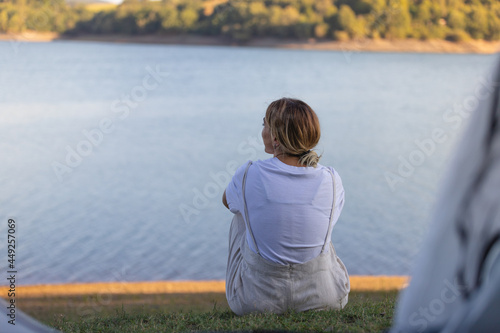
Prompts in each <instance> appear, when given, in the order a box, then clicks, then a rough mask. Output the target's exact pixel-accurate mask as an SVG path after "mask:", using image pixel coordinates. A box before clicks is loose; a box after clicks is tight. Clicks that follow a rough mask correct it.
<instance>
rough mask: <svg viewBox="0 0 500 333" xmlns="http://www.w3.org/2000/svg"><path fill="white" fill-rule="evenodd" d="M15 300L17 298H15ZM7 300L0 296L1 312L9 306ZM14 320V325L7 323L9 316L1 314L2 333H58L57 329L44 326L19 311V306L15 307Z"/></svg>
mask: <svg viewBox="0 0 500 333" xmlns="http://www.w3.org/2000/svg"><path fill="white" fill-rule="evenodd" d="M16 302H17V300H16ZM9 304H10V303H8V302H6V301H5V299H3V298H0V307H1V308H2V309H3V312H4V313H5V312H8V307H9ZM15 315H16V318H15V319H16V320H15V325H12V324H9V322H8V321H9V320H11V318H9V316H5V315H4V316H2V317H3V318H2V320H0V332H2V333H58V332H59V331H58V330H56V329H53V328H50V327H48V326H45V325H43V324H41V323H39V322H38V321H36V320H35V319H33V318H31V317H30V316H28V315H27V314H25V313H24V312H22V311H20V310H19V308H17V307H16V313H15Z"/></svg>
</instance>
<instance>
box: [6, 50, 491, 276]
mask: <svg viewBox="0 0 500 333" xmlns="http://www.w3.org/2000/svg"><path fill="white" fill-rule="evenodd" d="M494 59H495V58H494V56H486V55H437V54H391V53H357V52H354V53H345V52H333V51H332V52H330V51H302V50H280V49H264V48H235V47H208V46H201V47H197V46H164V45H134V44H129V45H125V44H106V43H92V42H69V41H65V42H52V43H12V42H8V41H7V42H0V156H1V160H0V161H1V162H0V202H1V211H0V213H1V214H0V218H1V219H2V220H3V222H2V221H0V222H1V223H0V237H2V238H3V239H5V240H6V239H7V219H8V217H13V218H15V220H16V222H17V228H16V237H17V238H16V240H17V244H18V246H17V248H16V269H17V270H18V272H19V273H18V279H19V280H18V283H22V284H34V283H58V282H75V281H79V282H86V281H142V280H160V279H175V280H179V279H194V280H198V279H223V278H224V275H225V265H226V252H227V233H228V229H229V224H230V221H231V215H232V214H231V213H230V212H228V211H227V210H226V209H225V208H224V207H223V206H222V204H221V203H220V197H221V195H222V192H223V189H224V187H225V185H226V183H227V182H228V181H229V176H230V174H231V173H232V170H233V169H234V168H235V166H238V165H240V164H242V163H244V162H245V161H246V160H247V159H264V158H267V157H268V156H267V155H266V154H265V153H264V152H263V145H262V143H261V142H260V137H259V136H260V130H261V122H262V121H261V119H262V117H263V114H264V112H265V108H266V106H267V105H268V104H269V103H270V102H271V101H273V100H274V99H277V98H280V97H282V96H291V97H296V98H300V99H303V100H305V101H306V102H308V103H309V104H310V105H311V106H312V107H313V108H314V109H315V110H316V111H317V113H318V115H319V117H320V121H321V124H322V140H321V143H320V145H319V149H320V151H322V152H323V158H322V163H323V164H325V165H333V166H334V167H335V168H336V169H337V171H338V172H339V173H340V175H341V176H342V178H343V182H344V186H345V188H346V206H345V208H344V212H343V214H342V216H341V218H340V220H339V223H338V224H337V226H336V227H335V229H334V231H333V239H334V244H335V246H336V249H337V252H338V254H339V256H340V257H341V258H342V259H343V261H344V263H345V264H346V266H347V268H348V270H349V273H350V274H389V275H391V274H407V273H408V272H409V267H410V265H411V260H412V259H413V258H414V255H415V253H416V250H417V248H418V246H419V244H420V241H421V239H422V236H423V234H424V232H425V228H426V223H427V217H428V215H429V213H430V211H431V208H432V203H433V198H434V196H435V192H436V188H437V184H438V183H439V178H440V175H441V173H442V172H443V167H444V165H445V162H446V161H447V159H448V157H449V155H450V152H451V146H452V143H453V142H454V141H455V138H456V137H457V134H459V133H460V128H461V126H460V123H461V122H462V121H463V120H465V119H466V118H467V114H468V112H467V110H465V109H464V110H465V111H463V110H462V111H461V112H460V110H461V109H460V105H462V106H463V105H466V107H467V108H468V105H469V104H467V103H473V99H474V96H475V95H474V94H475V93H474V92H475V89H480V88H481V84H480V83H479V82H480V79H481V77H484V76H485V75H486V74H487V73H488V70H489V69H490V66H491V65H492V63H493V61H494ZM471 101H472V102H471ZM464 103H465V104H464ZM456 105H458V106H456ZM430 140H433V141H430ZM387 177H389V179H390V181H389V182H388V180H387ZM391 184H392V185H391ZM0 244H2V250H1V253H3V257H4V259H1V257H0V267H1V268H2V270H4V269H5V268H6V266H7V254H6V241H3V240H2V242H1V243H0Z"/></svg>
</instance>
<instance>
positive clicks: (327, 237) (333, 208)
mask: <svg viewBox="0 0 500 333" xmlns="http://www.w3.org/2000/svg"><path fill="white" fill-rule="evenodd" d="M327 169H328V172H329V173H330V176H332V184H333V205H332V212H331V213H330V222H328V231H327V232H326V237H325V243H324V244H323V248H322V249H321V253H323V252H324V251H325V248H326V245H327V244H328V243H329V242H328V239H329V236H330V233H331V231H332V230H331V228H332V220H333V212H334V211H335V205H336V194H337V193H336V190H335V176H334V175H333V172H332V170H330V168H328V167H327Z"/></svg>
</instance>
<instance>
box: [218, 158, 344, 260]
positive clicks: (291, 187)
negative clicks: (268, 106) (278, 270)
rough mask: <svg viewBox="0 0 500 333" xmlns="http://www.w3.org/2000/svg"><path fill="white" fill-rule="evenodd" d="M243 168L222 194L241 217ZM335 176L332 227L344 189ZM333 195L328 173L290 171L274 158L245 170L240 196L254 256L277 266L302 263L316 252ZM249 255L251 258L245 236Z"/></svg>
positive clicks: (322, 239) (325, 232)
mask: <svg viewBox="0 0 500 333" xmlns="http://www.w3.org/2000/svg"><path fill="white" fill-rule="evenodd" d="M245 167H246V165H244V166H242V168H240V169H239V170H238V171H237V172H236V174H235V177H234V178H233V181H232V182H231V184H230V186H229V187H228V191H227V198H228V200H227V201H228V204H229V207H230V209H231V211H232V212H233V213H238V212H240V213H241V214H242V215H244V207H243V202H242V193H241V184H242V178H243V173H244V169H245ZM330 170H331V171H332V172H333V174H334V175H335V193H336V194H335V196H336V200H335V202H336V205H335V206H336V207H335V209H334V210H333V217H332V226H331V227H333V225H334V224H335V222H336V221H337V219H338V217H339V215H340V212H341V210H342V207H343V204H344V189H343V187H342V181H341V180H340V177H339V176H338V174H337V173H336V172H335V171H334V170H333V169H330ZM333 195H334V189H333V184H332V177H331V174H330V172H329V170H328V168H326V167H324V166H321V165H318V166H317V167H316V168H312V167H308V168H304V167H294V166H290V165H287V164H284V163H283V162H281V161H280V160H279V159H277V158H271V159H268V160H264V161H256V162H254V163H253V164H252V166H251V167H250V168H249V170H248V175H247V185H246V191H245V198H246V204H247V207H248V215H249V220H250V221H249V222H250V228H251V231H252V232H253V235H254V237H255V241H256V244H257V247H258V249H259V251H260V255H261V256H262V257H263V258H264V259H266V260H269V261H271V262H275V263H279V264H294V263H303V262H306V261H308V260H310V259H313V258H315V257H316V256H318V255H319V253H320V252H321V249H322V247H323V244H324V243H325V239H326V238H327V237H328V240H329V239H330V238H329V237H330V234H331V228H330V229H328V226H329V221H330V215H331V214H332V207H333ZM246 238H247V242H248V244H249V247H250V249H251V250H252V251H253V252H255V253H257V249H255V246H254V245H253V241H252V239H251V235H250V232H249V231H248V230H247V235H246Z"/></svg>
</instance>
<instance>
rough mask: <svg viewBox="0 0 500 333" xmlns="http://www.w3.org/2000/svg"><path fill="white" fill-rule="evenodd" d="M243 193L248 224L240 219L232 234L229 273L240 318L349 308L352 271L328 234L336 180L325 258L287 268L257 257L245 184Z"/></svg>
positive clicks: (231, 294) (230, 300)
mask: <svg viewBox="0 0 500 333" xmlns="http://www.w3.org/2000/svg"><path fill="white" fill-rule="evenodd" d="M250 165H251V162H250V163H249V164H248V166H247V168H246V170H245V174H244V176H243V184H242V193H243V204H244V210H245V219H244V218H243V216H242V215H241V214H240V213H238V214H235V216H234V218H233V221H232V223H231V229H230V231H229V257H228V263H227V271H226V297H227V301H228V303H229V306H230V307H231V310H233V311H234V313H236V314H237V315H244V314H247V313H252V312H266V311H268V312H273V313H283V312H285V311H287V310H295V311H306V310H324V309H342V308H343V307H344V306H345V305H346V304H347V299H348V294H349V290H350V283H349V276H348V274H347V270H346V268H345V266H344V264H343V263H342V261H341V260H340V258H339V257H337V254H336V253H335V249H334V247H333V244H332V243H331V241H329V238H330V237H329V233H330V232H331V227H332V217H333V210H334V209H335V177H334V176H333V173H332V172H331V171H330V169H328V170H329V171H330V174H331V176H332V180H333V191H334V192H333V208H332V212H331V215H330V222H329V227H328V232H327V235H325V243H324V244H323V248H322V250H321V253H320V254H319V255H318V256H317V257H316V258H314V259H311V260H309V261H307V262H305V263H302V264H288V265H282V264H277V263H273V262H271V261H268V260H266V259H264V258H263V257H262V256H260V255H259V254H258V253H255V252H253V251H252V250H251V249H250V248H249V246H248V244H247V242H246V229H247V228H248V230H249V232H250V236H251V238H252V241H253V245H254V247H255V249H257V252H259V250H258V247H257V243H256V242H255V238H254V235H253V233H252V229H251V228H250V224H249V219H248V210H247V204H246V200H245V183H246V176H247V172H248V168H249V167H250Z"/></svg>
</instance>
